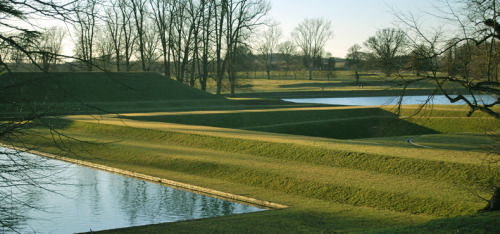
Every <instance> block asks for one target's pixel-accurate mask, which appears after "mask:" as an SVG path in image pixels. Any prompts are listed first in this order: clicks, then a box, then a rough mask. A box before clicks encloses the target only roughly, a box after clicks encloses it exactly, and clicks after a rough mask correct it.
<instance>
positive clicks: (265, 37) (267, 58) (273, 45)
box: [257, 24, 281, 79]
mask: <svg viewBox="0 0 500 234" xmlns="http://www.w3.org/2000/svg"><path fill="white" fill-rule="evenodd" d="M261 38H262V40H261V43H260V45H259V46H258V48H257V51H258V52H259V53H260V55H261V56H262V60H263V61H264V63H265V67H266V73H267V79H271V68H272V66H273V58H274V55H275V54H276V52H277V50H278V45H279V41H280V39H281V29H280V28H279V27H278V25H276V24H273V25H271V26H270V27H269V28H268V29H267V30H265V31H264V32H262V36H261Z"/></svg>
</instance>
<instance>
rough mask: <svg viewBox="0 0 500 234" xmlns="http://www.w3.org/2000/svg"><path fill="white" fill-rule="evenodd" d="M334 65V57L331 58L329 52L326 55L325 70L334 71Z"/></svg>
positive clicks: (335, 62)
mask: <svg viewBox="0 0 500 234" xmlns="http://www.w3.org/2000/svg"><path fill="white" fill-rule="evenodd" d="M336 64H337V61H336V60H335V57H333V55H332V54H331V53H330V52H328V53H326V70H327V71H335V66H336Z"/></svg>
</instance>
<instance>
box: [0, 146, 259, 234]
mask: <svg viewBox="0 0 500 234" xmlns="http://www.w3.org/2000/svg"><path fill="white" fill-rule="evenodd" d="M30 163H37V164H39V165H42V164H43V165H45V166H44V168H43V169H42V170H40V172H36V171H34V170H33V171H34V174H33V175H32V176H33V179H34V180H33V181H36V182H37V183H40V184H44V186H43V187H40V186H38V185H37V186H31V185H29V184H28V185H27V186H14V187H8V188H6V187H2V185H3V184H2V185H0V194H2V195H3V196H5V195H6V194H10V195H11V196H12V198H13V199H11V201H14V202H11V203H5V202H3V201H5V199H4V197H0V221H1V222H2V225H3V227H4V228H3V229H0V233H2V232H6V231H11V230H10V229H6V228H5V227H6V225H5V224H8V226H7V227H15V228H16V230H20V231H21V232H48V231H52V229H53V228H57V230H56V232H60V230H62V228H68V227H61V226H60V225H58V224H59V223H63V222H65V223H66V224H67V223H75V225H72V226H71V227H69V228H75V226H78V225H80V224H82V225H83V226H85V227H86V225H88V226H92V227H94V226H95V227H96V228H97V226H99V228H100V229H108V228H118V227H126V226H131V225H145V224H152V223H160V222H174V221H179V220H188V219H195V218H206V217H214V216H221V215H229V214H233V213H242V212H252V211H256V209H255V208H253V207H247V206H243V205H241V204H237V203H233V202H229V201H224V200H221V199H217V198H213V197H208V196H204V195H200V194H195V193H191V192H187V191H183V190H178V189H173V188H169V187H165V186H161V185H158V184H154V183H149V182H144V181H141V180H136V179H133V178H128V177H124V176H118V175H115V174H112V173H107V172H103V171H98V170H94V169H90V168H86V167H81V166H76V165H72V164H68V163H64V162H60V161H57V160H49V161H47V160H46V159H45V158H43V157H33V161H32V162H30ZM4 164H5V163H4V159H3V158H2V157H1V155H0V166H3V165H4ZM68 165H69V166H68ZM49 167H50V168H52V169H53V170H47V168H49ZM66 169H69V170H66ZM54 171H56V172H54ZM47 173H50V174H55V173H57V175H58V176H52V175H50V176H49V174H47ZM0 176H4V175H0ZM0 179H2V178H0ZM11 181H15V180H11ZM0 182H1V181H0ZM42 188H44V189H42ZM9 199H10V198H9ZM9 199H7V200H9ZM40 207H42V208H46V210H42V209H39V208H40ZM33 208H38V209H35V210H33ZM66 212H69V213H66ZM18 214H23V216H19V215H18ZM23 217H26V218H23ZM66 224H64V225H66ZM77 224H78V225H77ZM29 225H32V226H33V228H31V227H30V226H29ZM80 226H81V225H80ZM80 226H78V228H80ZM46 228H48V229H46ZM96 228H93V229H94V230H95V229H96ZM38 229H39V230H38ZM100 229H97V230H100ZM87 230H88V229H87ZM81 231H85V229H83V230H81Z"/></svg>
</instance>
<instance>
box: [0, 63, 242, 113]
mask: <svg viewBox="0 0 500 234" xmlns="http://www.w3.org/2000/svg"><path fill="white" fill-rule="evenodd" d="M0 90H2V96H1V97H0V105H1V107H2V112H0V113H5V112H10V113H12V112H19V111H21V112H22V111H23V110H25V109H31V108H34V109H42V110H43V109H44V107H51V108H52V109H51V114H64V113H73V114H74V113H99V110H97V109H101V110H104V111H107V112H136V111H142V112H145V111H159V110H169V109H185V108H190V109H197V108H202V109H203V108H208V109H212V108H218V107H225V108H228V107H229V106H230V107H231V108H237V106H240V104H239V103H237V102H234V101H230V100H227V99H225V98H221V97H218V96H215V95H210V94H208V93H206V92H202V91H200V90H198V89H195V88H191V87H188V86H185V85H183V84H180V83H179V82H176V81H174V80H171V79H167V78H165V77H164V76H161V75H158V74H156V73H102V72H93V73H92V72H90V73H89V72H77V73H69V72H61V73H49V74H44V73H37V72H21V73H4V74H2V75H0ZM12 103H16V104H17V105H16V106H13V105H11V104H12ZM234 106H236V107H234ZM96 108H97V109H96ZM101 113H102V112H101Z"/></svg>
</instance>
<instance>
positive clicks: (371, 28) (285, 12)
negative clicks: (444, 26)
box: [270, 0, 436, 57]
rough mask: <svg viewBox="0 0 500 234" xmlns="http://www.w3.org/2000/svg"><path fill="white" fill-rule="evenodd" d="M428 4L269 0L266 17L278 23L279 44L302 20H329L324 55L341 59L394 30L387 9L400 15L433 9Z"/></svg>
mask: <svg viewBox="0 0 500 234" xmlns="http://www.w3.org/2000/svg"><path fill="white" fill-rule="evenodd" d="M435 2H436V1H435V0H434V1H432V0H271V5H272V9H271V12H270V16H271V17H272V18H273V19H275V20H276V21H278V22H279V23H280V27H281V29H282V31H283V39H282V40H283V41H284V40H288V39H289V38H290V32H291V31H293V29H294V28H295V27H296V26H297V25H298V24H299V23H300V22H301V21H302V20H304V19H305V18H319V17H323V18H326V19H329V20H331V22H332V27H333V32H334V38H333V39H331V40H330V41H329V42H328V43H327V45H326V49H325V50H326V51H327V52H330V53H332V54H333V55H334V56H336V57H344V56H345V54H346V52H347V49H348V48H349V47H351V46H352V45H354V44H356V43H357V44H359V45H361V46H363V42H364V41H366V40H367V39H368V37H370V36H372V35H375V32H376V31H377V30H379V29H383V28H387V27H394V22H395V17H394V16H393V14H392V13H391V9H390V7H392V8H395V9H399V10H401V11H403V12H407V11H409V10H411V11H422V10H429V9H432V8H434V7H433V3H435Z"/></svg>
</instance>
